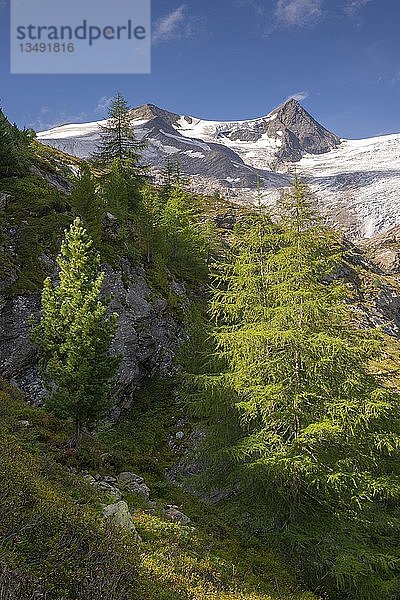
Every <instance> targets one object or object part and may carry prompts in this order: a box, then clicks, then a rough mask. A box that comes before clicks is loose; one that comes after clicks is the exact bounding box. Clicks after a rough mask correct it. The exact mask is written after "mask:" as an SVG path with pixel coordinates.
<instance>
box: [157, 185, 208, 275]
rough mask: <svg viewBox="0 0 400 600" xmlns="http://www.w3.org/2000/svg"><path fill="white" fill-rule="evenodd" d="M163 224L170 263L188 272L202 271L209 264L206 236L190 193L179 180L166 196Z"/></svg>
mask: <svg viewBox="0 0 400 600" xmlns="http://www.w3.org/2000/svg"><path fill="white" fill-rule="evenodd" d="M160 225H161V227H162V229H163V231H164V236H165V241H166V246H167V248H168V249H169V259H170V262H171V266H174V267H175V268H177V269H178V270H179V271H180V272H182V273H185V274H186V276H191V275H199V274H201V273H203V272H204V271H205V268H206V249H205V240H204V237H203V236H202V233H201V229H200V228H199V224H198V222H197V219H196V217H195V214H194V209H193V206H192V201H191V198H190V195H189V194H188V192H186V190H185V189H184V188H183V187H181V186H180V185H179V184H174V185H172V186H171V189H170V191H169V193H168V196H166V197H165V198H164V199H163V208H162V215H161V219H160Z"/></svg>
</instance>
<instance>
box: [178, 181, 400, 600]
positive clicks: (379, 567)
mask: <svg viewBox="0 0 400 600" xmlns="http://www.w3.org/2000/svg"><path fill="white" fill-rule="evenodd" d="M313 204H314V203H313V198H312V196H311V194H310V192H309V190H308V189H307V187H306V186H305V185H304V184H302V183H301V182H300V181H299V180H298V179H296V181H295V183H294V187H293V191H292V192H291V193H290V194H288V195H286V197H285V199H284V201H283V203H282V205H281V207H280V209H281V219H280V222H279V225H278V226H272V224H271V223H270V221H269V220H268V219H267V217H265V216H262V215H261V213H260V214H258V215H255V216H254V217H253V218H252V220H251V221H250V223H247V224H246V225H244V226H242V227H241V230H240V231H239V232H237V239H236V241H235V243H234V245H233V248H232V254H231V256H230V258H229V260H228V261H227V262H226V263H224V264H223V265H222V266H221V268H220V269H219V271H218V273H217V276H216V282H215V289H214V292H213V298H212V302H211V316H212V319H213V320H214V321H215V322H216V323H217V325H216V327H215V329H214V331H213V338H214V340H215V348H216V357H217V359H218V360H219V361H220V362H222V363H223V365H224V368H223V369H222V371H221V372H220V373H219V372H215V373H214V374H212V373H211V374H210V373H205V374H200V375H199V374H198V375H196V376H195V377H194V378H190V381H191V384H190V385H192V386H194V387H193V389H192V390H191V392H192V394H193V398H194V404H195V408H196V410H197V412H198V413H199V412H200V414H201V413H202V414H203V416H204V417H205V418H206V419H207V422H210V421H211V423H212V424H211V427H210V429H209V434H208V438H207V441H206V446H205V451H206V457H205V458H206V462H208V465H209V469H210V472H211V473H213V474H214V475H215V474H216V476H217V477H218V476H219V478H220V483H221V481H222V480H223V479H225V481H228V482H229V481H230V483H231V484H232V485H234V484H237V483H239V484H240V488H241V490H242V492H245V491H246V490H247V492H248V495H249V497H251V509H250V510H251V511H252V512H253V517H254V523H255V527H257V528H258V529H259V530H260V531H264V532H266V531H270V532H274V531H275V532H282V534H281V535H282V537H283V538H284V539H287V540H289V543H290V545H291V547H292V548H293V547H294V546H295V545H296V543H298V544H299V547H300V548H302V560H303V563H304V564H306V565H307V568H308V569H310V570H311V568H312V569H313V570H314V571H315V572H318V577H322V576H323V578H324V581H325V582H326V583H327V585H329V584H331V585H332V586H334V587H336V588H339V589H342V590H345V591H346V592H347V593H348V594H349V596H348V597H349V598H350V597H351V598H357V599H360V600H361V599H363V600H366V599H367V598H371V599H373V598H377V597H379V598H388V599H389V598H394V597H395V596H393V595H392V594H393V593H394V590H395V589H396V585H398V584H399V577H400V569H399V568H398V563H399V553H398V550H397V548H396V542H395V539H396V535H397V534H396V530H398V528H399V526H400V520H399V507H400V504H399V501H400V403H399V396H398V394H397V393H395V392H393V391H390V390H388V389H386V388H385V387H384V386H383V385H382V384H381V383H380V382H379V380H377V379H376V378H375V377H374V376H373V375H372V374H371V372H370V370H369V368H368V365H369V363H370V360H371V359H372V358H375V357H377V356H379V352H380V350H379V340H378V336H377V335H376V334H375V333H373V332H369V331H362V330H359V329H357V328H356V327H355V325H354V324H353V317H352V313H351V311H350V310H349V308H348V307H347V304H346V297H347V295H348V290H347V288H346V287H345V286H344V284H342V283H340V282H339V281H338V280H337V278H335V277H333V274H334V273H335V271H336V270H337V269H338V266H339V264H340V259H341V255H340V252H339V250H338V248H339V245H338V240H337V236H336V235H335V234H334V233H333V232H331V231H329V230H327V229H326V228H325V227H323V226H322V225H321V223H320V222H319V220H318V218H317V216H316V213H315V209H314V205H313ZM229 421H230V424H229ZM207 453H208V457H207ZM242 497H243V496H242ZM244 497H246V494H244ZM246 510H249V505H247V506H246ZM389 522H390V525H388V523H389ZM372 531H373V532H374V534H373V535H371V532H372ZM352 536H353V537H352ZM317 542H318V547H317V550H316V544H317ZM304 554H306V555H307V554H308V557H309V560H308V562H307V558H306V557H305V556H304ZM314 574H315V573H314ZM397 589H399V588H397ZM346 597H347V596H346Z"/></svg>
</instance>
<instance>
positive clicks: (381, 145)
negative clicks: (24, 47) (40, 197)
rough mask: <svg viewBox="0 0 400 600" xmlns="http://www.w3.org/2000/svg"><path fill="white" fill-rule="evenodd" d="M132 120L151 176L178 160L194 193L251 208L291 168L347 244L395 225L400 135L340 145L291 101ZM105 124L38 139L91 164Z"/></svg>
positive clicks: (139, 115) (146, 109)
mask: <svg viewBox="0 0 400 600" xmlns="http://www.w3.org/2000/svg"><path fill="white" fill-rule="evenodd" d="M132 116H133V118H134V127H135V130H136V134H137V136H138V137H139V138H141V139H144V140H146V142H147V144H148V145H147V149H146V151H145V153H144V160H145V161H146V163H147V164H149V165H151V166H152V167H153V171H154V173H155V175H157V173H159V172H160V170H162V168H163V167H164V166H165V165H166V164H167V162H168V161H169V160H174V161H179V163H180V165H181V168H182V171H183V172H184V173H186V174H187V175H189V176H190V177H191V180H192V185H193V187H194V189H196V190H198V191H202V192H205V193H210V194H211V193H213V192H214V191H219V192H222V193H223V194H224V195H226V196H227V197H228V198H231V199H233V200H236V201H238V202H251V201H252V200H254V197H255V192H256V187H257V182H260V184H261V187H262V188H263V190H264V192H265V202H266V204H271V205H273V203H274V202H275V200H276V199H277V198H278V196H279V195H280V193H281V191H282V190H283V189H285V188H287V186H288V184H289V180H290V177H289V176H288V172H290V171H292V170H293V163H294V164H295V165H296V170H297V172H298V173H299V174H300V175H302V176H304V177H305V178H306V179H307V181H308V183H310V185H311V187H312V188H313V189H314V190H315V191H316V192H318V195H319V198H320V200H321V211H322V213H324V214H326V215H327V216H328V217H329V221H330V222H331V223H333V224H335V225H337V226H339V227H342V228H344V229H345V230H346V232H347V235H348V236H349V237H350V238H352V239H357V238H363V237H369V236H372V235H374V234H375V233H378V232H380V231H384V230H386V229H389V228H390V227H392V226H394V225H397V224H400V210H399V209H400V198H399V193H398V190H399V189H400V134H397V135H390V136H382V137H377V138H371V139H366V140H341V139H340V138H339V137H338V136H337V135H335V134H334V133H331V132H330V131H328V130H327V129H325V128H324V127H323V126H322V125H320V124H319V123H318V122H317V121H316V120H315V119H314V118H313V117H312V116H311V115H310V114H309V113H308V112H307V111H306V110H305V109H304V108H303V107H302V106H301V105H300V104H299V103H298V102H297V101H296V100H293V99H292V100H289V101H287V102H285V103H284V104H282V105H281V106H279V107H278V108H276V109H275V110H273V111H272V112H271V113H269V114H268V115H266V116H265V117H260V118H257V119H251V120H246V121H232V122H224V121H207V120H204V119H199V118H196V117H193V116H188V115H178V114H176V113H173V112H169V111H166V110H163V109H161V108H158V107H157V106H154V105H152V104H145V105H143V106H139V107H137V108H134V109H132ZM102 123H103V122H102V121H100V122H95V123H84V124H80V125H72V124H69V125H62V126H60V127H56V128H54V129H51V130H49V131H44V132H41V133H39V135H38V137H39V139H40V141H42V142H43V143H45V144H47V145H49V146H53V147H55V148H58V149H60V150H62V151H64V152H67V153H69V154H72V155H74V156H78V157H89V156H90V155H91V154H93V152H94V151H95V149H96V147H97V144H98V141H99V125H101V124H102Z"/></svg>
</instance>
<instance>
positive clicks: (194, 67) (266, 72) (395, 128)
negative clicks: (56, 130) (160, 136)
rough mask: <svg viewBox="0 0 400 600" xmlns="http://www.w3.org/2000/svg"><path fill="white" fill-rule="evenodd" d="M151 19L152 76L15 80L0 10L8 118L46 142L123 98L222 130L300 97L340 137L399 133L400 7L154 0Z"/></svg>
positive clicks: (3, 6)
mask: <svg viewBox="0 0 400 600" xmlns="http://www.w3.org/2000/svg"><path fill="white" fill-rule="evenodd" d="M55 1H56V0H55ZM63 1H65V0H63ZM82 1H83V2H84V0H82ZM110 6H112V0H111V1H110ZM152 14H153V48H152V55H153V59H152V73H151V74H150V75H115V76H113V75H104V76H103V75H76V76H75V75H10V74H9V50H8V44H9V39H8V29H9V24H8V18H9V17H8V7H7V0H0V36H1V37H0V44H1V53H0V100H1V104H2V106H3V108H4V110H5V112H6V113H7V114H8V116H9V118H10V119H11V120H13V121H16V122H17V123H18V125H20V126H32V127H34V128H36V129H38V130H39V129H44V128H48V127H50V126H53V125H55V124H60V123H65V122H83V121H92V120H97V119H100V118H102V117H104V115H105V111H106V107H107V102H108V99H109V98H110V97H111V96H112V95H113V94H114V92H115V91H116V90H120V91H122V93H123V94H124V95H125V96H126V98H127V99H128V101H129V103H130V104H131V105H132V106H136V105H139V104H143V103H146V102H151V103H154V104H157V105H158V106H161V107H163V108H167V109H170V110H172V111H174V112H178V113H185V114H192V115H195V116H199V117H202V118H208V119H218V120H230V119H246V118H253V117H256V116H261V115H264V114H266V113H268V112H270V110H272V109H273V108H274V107H275V106H276V105H278V104H280V103H281V102H282V101H284V100H285V99H286V98H288V97H290V96H295V97H298V98H299V99H300V100H301V102H302V104H303V106H304V107H305V108H306V109H307V110H308V111H309V112H311V114H313V115H314V116H315V117H316V118H317V119H318V120H319V121H320V122H322V123H323V124H324V125H325V126H327V127H328V128H329V129H331V130H333V131H335V132H336V133H338V134H339V135H341V136H343V137H349V138H350V137H354V138H360V137H367V136H374V135H380V134H385V133H393V132H399V131H400V115H399V112H400V111H399V107H400V35H399V27H400V2H399V0H187V1H184V0H183V1H182V2H180V0H153V2H152Z"/></svg>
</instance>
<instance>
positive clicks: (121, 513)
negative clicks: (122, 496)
mask: <svg viewBox="0 0 400 600" xmlns="http://www.w3.org/2000/svg"><path fill="white" fill-rule="evenodd" d="M103 514H104V516H105V517H106V518H107V519H112V520H113V521H114V523H116V524H117V525H119V526H120V527H122V528H123V529H126V530H127V531H130V532H131V533H132V534H133V535H134V537H135V539H136V540H137V541H138V542H141V541H142V540H141V537H140V535H139V534H138V532H137V531H136V527H135V524H134V522H133V521H132V515H131V514H130V512H129V508H128V505H127V503H126V502H125V501H124V500H120V501H119V502H115V503H114V504H109V505H108V506H106V507H105V508H104V509H103Z"/></svg>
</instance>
